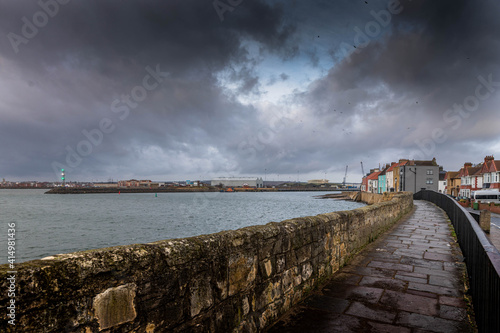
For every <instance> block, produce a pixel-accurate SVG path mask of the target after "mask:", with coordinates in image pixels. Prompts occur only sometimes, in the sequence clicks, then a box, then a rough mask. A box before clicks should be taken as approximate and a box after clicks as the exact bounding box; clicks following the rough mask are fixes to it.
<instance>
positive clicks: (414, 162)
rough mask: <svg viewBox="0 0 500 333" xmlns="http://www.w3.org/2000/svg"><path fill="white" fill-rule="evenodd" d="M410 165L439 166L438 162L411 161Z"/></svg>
mask: <svg viewBox="0 0 500 333" xmlns="http://www.w3.org/2000/svg"><path fill="white" fill-rule="evenodd" d="M409 165H415V166H437V164H436V161H435V160H432V161H414V160H411V161H410V164H409Z"/></svg>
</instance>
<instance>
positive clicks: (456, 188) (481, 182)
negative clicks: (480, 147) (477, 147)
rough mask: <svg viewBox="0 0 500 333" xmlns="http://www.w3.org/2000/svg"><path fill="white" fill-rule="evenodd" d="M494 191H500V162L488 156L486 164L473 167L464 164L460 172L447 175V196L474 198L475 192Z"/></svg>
mask: <svg viewBox="0 0 500 333" xmlns="http://www.w3.org/2000/svg"><path fill="white" fill-rule="evenodd" d="M486 189H492V190H497V191H500V161H495V159H494V157H493V156H486V157H485V158H484V162H481V163H478V164H475V165H473V164H472V163H470V162H467V163H464V166H463V167H462V168H461V169H460V170H459V171H448V172H447V173H446V194H448V195H451V196H461V197H467V198H470V197H472V195H473V193H474V192H475V191H479V190H486Z"/></svg>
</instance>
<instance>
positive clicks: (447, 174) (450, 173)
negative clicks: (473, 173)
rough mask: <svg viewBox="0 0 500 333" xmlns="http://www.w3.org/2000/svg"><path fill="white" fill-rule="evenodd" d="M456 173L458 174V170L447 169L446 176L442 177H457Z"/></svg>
mask: <svg viewBox="0 0 500 333" xmlns="http://www.w3.org/2000/svg"><path fill="white" fill-rule="evenodd" d="M457 175H458V171H448V172H446V176H445V177H444V179H453V178H457Z"/></svg>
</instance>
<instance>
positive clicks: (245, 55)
mask: <svg viewBox="0 0 500 333" xmlns="http://www.w3.org/2000/svg"><path fill="white" fill-rule="evenodd" d="M48 3H52V4H54V3H55V4H57V2H51V1H48ZM4 6H5V8H8V10H4V11H2V12H1V13H0V29H1V31H2V35H3V36H4V37H5V38H2V39H1V40H0V50H1V51H0V52H1V57H2V58H3V59H4V60H3V64H5V65H6V64H8V67H5V68H4V71H3V74H10V75H12V76H13V77H15V79H14V80H12V82H10V85H11V92H12V93H13V95H10V96H9V99H12V101H11V103H8V104H6V105H4V106H3V107H2V108H3V110H2V119H3V120H4V121H2V122H1V124H0V136H1V141H2V142H5V141H7V140H9V139H8V138H13V137H14V138H16V140H15V142H14V143H13V144H12V145H9V146H5V147H3V148H2V151H3V152H5V153H6V154H7V155H8V156H10V157H11V160H10V162H9V163H6V165H5V167H4V168H3V170H2V173H3V174H7V175H17V174H19V175H22V174H25V175H34V176H42V175H44V174H47V171H50V169H51V167H50V166H51V164H52V162H54V161H56V162H58V163H60V164H66V165H67V164H68V163H67V156H68V149H67V147H70V148H71V150H72V151H73V150H76V148H77V145H78V143H80V142H81V141H82V140H85V139H87V137H86V136H84V135H83V134H82V131H84V130H85V131H87V132H92V130H94V129H96V128H97V129H99V121H100V120H102V119H103V118H106V119H110V120H111V121H112V126H113V133H112V134H110V135H107V136H105V137H104V138H103V139H102V140H101V139H100V138H99V137H98V136H97V137H96V138H97V139H96V141H99V142H102V143H103V144H98V145H96V146H94V147H92V154H90V156H88V157H87V156H86V157H85V158H83V160H85V161H84V163H73V164H77V165H78V166H79V167H78V168H75V170H72V171H74V172H75V173H77V172H78V173H83V171H84V170H87V171H89V170H92V169H98V168H102V169H105V168H108V167H109V166H110V165H115V164H117V163H130V156H134V153H137V150H139V151H140V150H141V149H142V148H144V147H148V145H155V146H157V147H158V148H159V150H160V152H170V153H171V152H173V151H175V152H182V151H185V153H186V154H188V155H189V154H193V153H195V151H196V150H197V149H198V148H196V147H197V146H200V145H212V146H215V147H218V149H219V150H220V151H221V153H224V150H225V148H224V145H225V144H226V142H225V141H227V137H232V138H233V139H237V138H238V135H239V134H238V132H237V131H235V128H238V126H239V128H240V131H241V129H242V128H245V127H251V126H252V124H255V123H256V122H257V120H256V119H255V114H254V112H253V111H252V109H253V108H252V107H248V106H243V105H241V104H240V103H239V102H237V101H236V100H235V99H234V97H232V96H231V93H229V92H228V91H227V90H224V89H221V88H220V82H218V80H217V78H216V77H215V76H214V75H215V74H217V72H219V71H221V70H223V69H225V68H231V67H232V66H237V67H238V68H239V69H238V70H237V71H236V72H234V73H233V75H231V76H229V77H227V78H228V79H229V81H231V82H233V83H234V84H236V85H238V86H239V87H240V89H239V92H240V93H246V94H248V93H250V92H257V90H256V89H257V88H258V85H259V83H258V82H259V78H258V77H257V75H256V74H255V73H254V71H253V69H252V68H253V66H254V65H255V61H256V60H255V59H253V55H251V54H249V52H248V50H247V48H246V46H244V45H243V43H244V42H245V41H252V42H254V43H257V45H260V47H261V48H263V49H264V50H265V53H267V54H272V53H275V54H278V56H283V57H289V56H290V54H292V53H293V48H294V47H293V45H292V46H289V45H287V40H288V38H289V35H290V34H291V33H292V32H293V27H292V25H291V24H285V23H284V22H283V18H282V15H283V13H282V9H280V8H279V6H271V5H268V4H266V3H264V2H261V1H252V2H249V3H248V4H245V6H240V7H238V8H236V10H234V11H233V12H228V13H226V17H225V20H224V22H221V21H220V20H219V18H218V15H217V12H216V11H215V10H214V8H213V5H212V2H202V1H164V2H156V1H142V2H141V3H140V5H138V4H133V3H130V2H123V1H111V2H101V1H86V2H77V1H73V2H69V3H68V4H65V5H59V6H58V7H57V8H58V9H57V13H56V15H54V17H50V19H49V22H48V23H47V24H46V25H44V26H43V27H40V28H39V29H37V30H38V31H37V33H36V34H35V35H34V36H32V37H30V38H27V39H25V40H27V42H26V43H25V42H23V43H19V39H13V37H12V36H13V35H12V34H16V35H17V36H24V37H23V38H25V37H26V35H23V32H26V31H29V27H28V28H24V29H28V30H23V25H24V24H26V23H25V22H26V20H27V21H30V23H32V22H33V20H34V19H35V18H34V15H35V16H36V15H37V14H36V13H38V12H40V11H41V10H42V9H41V7H40V6H39V5H37V4H36V3H35V2H33V3H27V2H4ZM51 8H52V9H51V10H55V9H54V8H55V7H51ZM257 17H258V18H259V24H255V19H256V18H257ZM28 25H29V24H28ZM28 37H29V36H28ZM16 51H17V52H16ZM146 68H150V69H153V70H154V69H155V68H159V72H161V73H163V74H165V75H164V76H165V77H162V82H161V83H162V84H161V85H160V86H159V87H157V88H155V89H154V90H152V91H149V92H148V96H147V99H145V100H144V101H141V103H139V104H140V105H139V106H137V107H133V108H132V107H130V106H128V105H126V104H125V103H124V102H123V96H124V95H130V94H131V92H132V91H133V89H134V87H137V86H141V85H142V84H143V83H142V82H143V79H144V77H145V76H146V75H148V73H149V72H148V71H147V70H146ZM148 82H149V84H153V83H154V81H151V80H150V81H148ZM13 87H16V89H14V88H13ZM18 88H21V89H18ZM4 92H5V93H6V92H7V91H5V90H4ZM129 100H130V98H129ZM114 101H121V102H120V103H119V104H113V102H114ZM134 104H136V103H134ZM15 107H21V108H22V109H23V110H24V111H23V112H20V111H19V110H16V111H15V110H13V108H15ZM118 108H122V109H123V110H124V108H128V110H127V111H123V112H116V113H114V112H113V111H116V109H118ZM125 113H126V114H125ZM120 117H122V118H126V119H125V120H124V121H121V120H120ZM243 125H244V126H243ZM20 133H22V135H20ZM17 138H19V139H17ZM10 140H12V139H10ZM87 141H88V140H87ZM141 147H142V148H141ZM139 153H140V152H139ZM197 153H198V154H199V152H197ZM28 155H29V157H27V156H28ZM139 155H140V154H139ZM28 161H29V163H28ZM80 165H81V166H82V167H80ZM182 167H184V166H181V168H182ZM29 170H31V172H29ZM92 171H96V170H92ZM168 171H169V170H165V169H164V170H163V173H165V172H168ZM87 173H90V172H87ZM160 174H161V173H160Z"/></svg>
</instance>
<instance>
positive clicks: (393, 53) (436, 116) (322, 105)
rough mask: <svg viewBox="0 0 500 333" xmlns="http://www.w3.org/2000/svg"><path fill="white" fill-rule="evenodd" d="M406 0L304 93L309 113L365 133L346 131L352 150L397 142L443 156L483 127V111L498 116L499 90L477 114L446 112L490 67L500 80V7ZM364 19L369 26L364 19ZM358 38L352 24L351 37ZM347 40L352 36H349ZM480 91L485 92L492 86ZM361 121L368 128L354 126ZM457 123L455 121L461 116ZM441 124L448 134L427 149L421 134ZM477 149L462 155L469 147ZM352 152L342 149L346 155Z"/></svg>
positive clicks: (405, 148) (380, 147)
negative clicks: (388, 23)
mask: <svg viewBox="0 0 500 333" xmlns="http://www.w3.org/2000/svg"><path fill="white" fill-rule="evenodd" d="M401 4H402V11H401V13H400V14H398V15H392V29H390V30H389V31H388V32H387V33H381V34H380V35H379V36H375V37H374V38H369V42H368V43H367V44H366V45H364V46H361V47H360V46H359V45H358V49H357V50H356V49H354V48H353V49H352V53H351V54H350V56H349V58H348V59H344V60H343V61H341V62H340V63H338V64H337V65H336V66H334V67H333V68H332V69H331V70H330V71H329V73H328V75H327V76H326V77H324V78H322V79H320V80H317V81H316V82H314V83H313V84H311V85H310V87H309V89H308V91H307V92H305V93H304V94H302V95H300V96H299V98H300V102H301V103H303V104H305V105H306V106H308V109H309V110H310V112H311V114H312V117H322V118H323V119H324V122H325V124H329V125H330V126H331V128H332V129H333V130H335V131H348V132H349V131H352V132H354V134H356V135H362V137H363V138H364V140H360V142H359V145H356V143H355V142H353V141H352V138H347V137H346V140H345V141H344V143H345V144H346V145H348V146H349V147H351V148H352V149H353V150H354V151H357V152H359V153H361V152H365V153H366V155H367V154H368V152H369V151H379V152H382V151H384V150H388V149H391V148H393V149H399V150H400V151H406V153H407V154H409V153H410V152H411V151H413V150H415V149H416V150H417V151H420V155H419V157H426V158H432V155H430V156H426V154H431V153H432V154H435V155H437V156H439V154H440V151H443V150H444V151H446V150H447V148H446V147H447V145H452V144H455V143H456V141H457V140H459V141H466V140H470V136H471V135H472V136H473V137H477V136H480V135H481V130H482V129H481V127H479V128H478V127H475V128H473V125H474V124H475V123H476V122H477V121H478V120H479V119H484V118H488V117H490V118H491V119H492V121H495V120H494V119H496V114H497V111H496V110H497V107H495V104H492V103H495V102H496V103H497V104H496V105H498V95H497V91H495V92H492V93H491V97H490V98H489V99H488V100H485V101H480V105H479V106H478V107H477V110H475V111H474V114H472V113H473V112H469V114H468V115H467V116H460V115H458V113H453V112H452V111H450V112H449V113H448V118H447V119H445V117H444V114H445V112H446V111H447V110H448V109H451V108H452V107H453V105H454V104H462V103H463V102H464V98H465V97H466V96H469V95H472V96H474V95H475V90H476V87H477V86H478V85H479V84H481V82H482V81H481V80H480V79H479V80H478V77H479V76H481V77H483V78H484V79H486V81H489V80H488V76H489V75H491V77H492V78H493V81H494V82H500V70H499V69H500V68H499V65H498V59H499V55H500V54H499V51H500V48H499V47H500V44H499V38H500V36H499V35H498V33H496V32H497V31H500V26H499V21H498V20H497V18H496V14H495V13H498V10H499V9H500V8H499V5H498V4H497V3H495V2H493V1H489V2H481V3H477V2H471V1H438V2H431V1H417V2H415V1H413V2H407V1H401ZM372 21H373V22H376V21H375V19H374V18H372ZM367 22H369V21H367ZM359 27H360V28H361V30H362V31H364V32H366V30H364V29H365V28H366V26H363V25H360V26H359ZM355 38H356V34H355V33H354V32H353V34H352V40H355ZM349 43H350V44H354V43H352V42H350V41H349V40H346V44H349ZM498 89H499V88H498V87H496V90H498ZM481 92H482V93H483V94H485V93H488V90H487V87H485V86H483V87H482V88H481ZM465 112H467V111H465ZM451 116H455V117H462V120H463V122H462V123H461V124H460V130H459V131H455V130H454V129H453V128H452V126H451V125H452V123H451V122H450V121H448V122H447V121H446V120H449V119H450V117H451ZM377 118H378V119H380V120H381V121H378V122H377V121H376V120H377ZM349 119H350V120H352V121H349ZM382 120H383V121H382ZM356 122H357V123H358V125H362V127H364V129H363V130H361V131H357V130H356ZM453 123H454V124H455V125H457V126H455V127H458V118H456V119H455V121H454V122H453ZM358 127H359V126H358ZM436 128H439V129H442V130H443V132H444V133H445V135H447V137H448V140H447V142H444V143H441V142H434V144H435V146H436V149H430V148H431V144H430V143H429V144H428V146H427V148H428V149H423V150H424V151H422V149H421V148H420V147H419V146H418V144H417V142H423V141H422V140H427V139H428V138H430V137H431V135H432V131H433V130H434V129H436ZM483 130H484V129H483ZM471 131H475V132H474V133H470V132H471ZM489 134H490V137H489V139H492V138H493V137H498V133H493V132H491V131H490V132H489ZM366 138H370V139H369V140H366ZM419 140H420V141H419ZM482 148H483V149H484V150H481V152H480V153H477V151H476V154H477V155H480V154H484V153H485V152H486V151H487V150H488V147H486V146H485V145H483V147H482ZM472 149H475V148H471V150H470V151H464V152H463V153H464V155H465V156H467V154H472ZM348 155H349V153H348V152H345V155H340V156H341V157H343V159H347V158H348V157H349V156H348ZM388 155H389V154H388ZM448 157H449V156H448ZM457 158H458V159H461V158H462V156H455V159H457ZM442 162H445V161H442Z"/></svg>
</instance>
